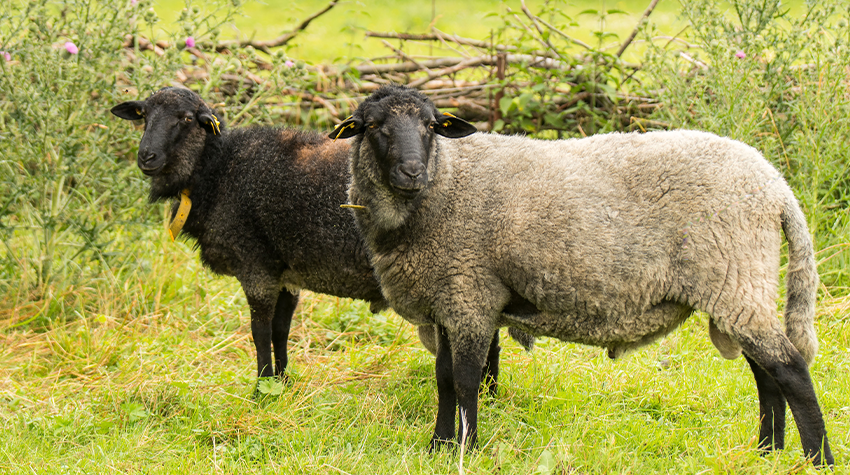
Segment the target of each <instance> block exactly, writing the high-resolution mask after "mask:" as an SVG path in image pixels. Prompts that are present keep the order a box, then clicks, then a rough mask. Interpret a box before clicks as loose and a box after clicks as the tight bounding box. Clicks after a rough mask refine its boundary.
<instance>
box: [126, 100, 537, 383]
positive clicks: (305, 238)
mask: <svg viewBox="0 0 850 475" xmlns="http://www.w3.org/2000/svg"><path fill="white" fill-rule="evenodd" d="M112 113H113V114H115V115H116V116H118V117H120V118H123V119H127V120H142V119H144V121H145V133H144V136H143V137H142V140H141V142H140V144H139V153H138V160H137V162H138V166H139V168H140V169H141V170H142V172H143V173H144V174H145V175H147V176H149V177H150V179H151V189H150V201H151V202H155V201H161V200H174V206H173V209H172V219H173V222H172V225H171V229H170V231H171V232H172V233H173V234H172V237H176V236H177V235H178V234H179V233H180V232H181V225H182V231H183V232H184V233H185V234H188V235H189V236H190V237H192V238H194V239H196V240H197V245H198V247H199V248H200V250H201V260H202V261H203V263H204V264H205V265H206V266H207V267H209V268H210V269H211V270H212V271H213V272H216V273H218V274H224V275H231V276H235V277H236V278H237V279H238V280H239V283H240V284H241V285H242V289H243V290H244V292H245V296H246V297H247V299H248V304H249V305H250V307H251V333H252V335H253V337H254V345H255V347H256V351H257V375H258V376H260V377H268V376H273V375H277V376H280V377H283V376H284V370H285V369H286V366H287V361H288V356H287V340H288V339H289V329H290V324H291V321H292V315H293V312H294V311H295V307H296V305H297V303H298V295H299V289H301V288H304V289H309V290H312V291H315V292H321V293H325V294H330V295H336V296H339V297H350V298H356V299H362V300H366V301H368V302H370V303H371V305H370V309H371V310H372V311H373V312H377V311H380V310H381V309H383V308H385V307H386V302H385V300H384V299H383V297H382V296H381V292H380V290H379V289H378V284H377V281H376V280H375V277H374V274H373V272H372V268H371V267H370V265H369V261H368V258H367V254H366V250H365V245H364V243H363V240H362V238H361V237H360V235H359V233H358V232H357V229H356V227H355V224H354V220H353V218H352V216H351V213H350V212H348V211H347V210H345V209H341V208H340V205H341V204H343V203H345V202H346V200H347V195H346V192H347V187H348V181H349V173H348V151H349V144H348V143H346V142H333V141H331V140H329V139H327V138H325V137H323V136H322V135H320V134H317V133H313V132H305V131H299V130H293V129H287V128H272V127H248V128H236V129H232V130H226V129H225V128H224V125H223V124H221V122H220V121H219V119H218V118H217V117H216V116H215V114H214V113H213V111H212V110H211V109H210V108H209V107H208V106H207V105H206V104H205V103H204V101H203V100H202V99H201V97H200V96H198V94H196V93H194V92H192V91H190V90H187V89H181V88H173V87H167V88H163V89H160V90H159V91H157V92H156V93H154V94H153V95H151V96H150V97H149V98H147V99H146V100H144V101H129V102H124V103H122V104H119V105H117V106H115V107H114V108H112ZM184 193H185V194H186V195H187V196H185V197H183V196H182V195H183V194H184ZM181 203H182V205H181ZM184 207H188V209H185V210H184ZM183 223H185V224H183ZM420 334H421V335H422V336H423V337H422V340H423V343H424V344H425V346H426V348H428V349H429V350H430V351H431V352H432V353H434V352H435V349H436V343H435V341H434V337H433V335H434V330H433V328H432V327H430V326H429V327H428V328H422V329H420ZM513 335H514V336H515V338H517V339H518V340H519V341H520V342H521V343H522V344H524V345H525V346H526V347H530V345H531V343H532V342H533V339H532V338H530V337H528V336H527V335H524V334H522V333H520V332H514V333H513ZM272 345H273V346H274V357H275V366H274V369H273V368H272V356H271V351H272ZM492 346H493V347H494V348H495V350H494V351H493V357H494V358H495V359H494V360H492V361H490V362H489V363H488V368H489V372H488V375H489V377H490V379H491V384H492V385H493V387H494V388H495V384H496V377H497V374H498V335H496V336H495V338H494V341H493V342H492Z"/></svg>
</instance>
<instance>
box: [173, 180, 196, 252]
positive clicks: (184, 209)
mask: <svg viewBox="0 0 850 475" xmlns="http://www.w3.org/2000/svg"><path fill="white" fill-rule="evenodd" d="M191 209H192V200H190V199H189V189H188V188H186V189H185V190H183V191H181V192H180V206H179V207H178V208H177V215H175V216H174V221H172V222H171V224H169V225H168V235H169V236H171V240H172V241H174V239H175V238H177V235H178V234H180V230H182V229H183V225H184V224H186V220H187V219H188V218H189V211H190V210H191Z"/></svg>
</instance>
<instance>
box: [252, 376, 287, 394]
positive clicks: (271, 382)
mask: <svg viewBox="0 0 850 475" xmlns="http://www.w3.org/2000/svg"><path fill="white" fill-rule="evenodd" d="M257 391H260V392H261V393H262V394H266V395H269V396H280V395H281V394H282V393H283V382H281V381H279V380H278V379H277V378H263V379H261V380H260V381H259V382H258V383H257Z"/></svg>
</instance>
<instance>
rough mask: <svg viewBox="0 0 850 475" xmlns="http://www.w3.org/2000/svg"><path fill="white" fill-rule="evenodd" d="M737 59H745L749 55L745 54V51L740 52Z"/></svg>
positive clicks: (736, 55)
mask: <svg viewBox="0 0 850 475" xmlns="http://www.w3.org/2000/svg"><path fill="white" fill-rule="evenodd" d="M735 57H736V58H738V59H744V58H746V57H747V53H744V52H743V51H741V50H738V52H737V53H735Z"/></svg>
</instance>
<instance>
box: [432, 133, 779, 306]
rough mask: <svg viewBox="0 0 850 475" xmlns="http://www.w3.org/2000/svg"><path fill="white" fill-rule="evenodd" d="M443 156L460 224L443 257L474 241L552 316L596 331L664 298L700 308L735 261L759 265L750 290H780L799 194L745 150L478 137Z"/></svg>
mask: <svg viewBox="0 0 850 475" xmlns="http://www.w3.org/2000/svg"><path fill="white" fill-rule="evenodd" d="M441 148H442V151H443V153H444V155H445V156H444V160H445V161H447V162H450V163H449V164H447V165H446V166H445V167H444V168H445V169H446V170H450V171H451V172H450V174H451V177H441V179H440V180H438V182H440V183H443V185H441V186H445V187H448V188H451V189H450V190H447V195H448V200H449V204H448V205H447V209H450V210H452V213H453V216H454V217H453V218H452V220H451V221H452V222H453V223H454V225H451V224H447V225H441V226H440V227H441V228H442V229H441V230H440V231H439V232H440V233H447V232H449V230H450V229H453V231H452V233H453V234H451V236H452V238H451V239H443V246H448V247H451V246H452V243H451V242H447V241H459V242H463V243H466V244H465V245H468V243H476V242H477V244H476V246H477V247H478V248H479V249H481V250H482V252H483V253H484V254H485V255H484V256H483V260H484V261H486V262H487V263H488V265H489V266H490V267H491V268H492V271H493V272H494V273H495V275H496V276H497V277H498V279H499V280H501V281H502V282H503V283H504V284H505V285H507V286H508V287H510V288H512V289H513V290H515V291H517V292H518V293H519V294H521V295H522V296H523V297H525V298H527V299H528V300H530V301H531V302H533V303H534V304H535V305H536V306H537V307H538V308H539V309H540V310H542V311H545V312H552V313H557V314H571V315H579V316H581V315H584V316H585V317H587V318H588V319H590V320H596V319H599V318H602V317H604V318H608V317H610V316H611V315H622V316H632V317H633V316H637V315H640V314H641V313H643V312H645V311H646V310H647V309H648V308H649V307H650V306H652V305H656V304H658V303H659V302H661V301H664V300H674V301H679V302H680V303H683V304H687V305H690V306H699V305H700V304H701V303H702V302H701V299H702V300H706V299H708V300H710V299H712V296H711V295H710V293H711V287H712V286H716V287H722V286H723V285H726V284H725V283H724V282H723V279H726V278H727V277H728V274H729V262H740V263H743V265H748V266H751V267H752V268H748V269H746V272H745V274H744V273H742V274H740V275H737V274H736V275H737V277H739V278H741V279H743V278H755V277H758V278H762V280H763V281H765V282H766V284H767V285H766V286H765V288H768V287H770V285H772V284H775V282H776V270H777V269H778V236H779V226H780V223H779V215H780V210H781V208H782V205H783V203H784V201H785V200H786V199H788V196H789V193H790V190H789V189H788V188H787V185H785V183H784V181H783V180H782V179H781V178H779V174H778V172H777V171H776V170H775V169H774V168H773V167H772V166H771V165H770V164H769V163H768V162H767V161H766V160H765V159H764V158H763V157H762V156H761V155H760V154H759V153H758V152H757V151H755V150H754V149H753V148H751V147H748V146H746V145H744V144H741V143H740V142H735V141H732V140H729V139H724V138H720V137H717V136H714V135H711V134H706V133H700V132H690V131H676V132H657V133H649V134H609V135H601V136H595V137H591V138H588V139H580V140H562V141H534V140H527V139H524V138H520V137H504V136H496V135H486V134H481V135H473V136H471V137H468V138H465V139H459V140H456V141H454V142H452V141H448V140H442V141H441ZM456 256H457V252H455V254H454V258H455V259H456ZM451 265H452V266H455V267H457V266H458V264H457V262H453V263H452V264H451ZM718 281H720V282H718ZM729 285H731V286H732V287H730V289H731V291H733V292H737V290H736V289H735V288H734V286H735V285H737V283H736V282H730V283H729ZM742 285H743V284H742ZM703 287H705V289H702V288H703ZM773 288H774V289H775V285H773ZM762 290H763V289H756V290H755V292H762ZM706 292H708V294H706ZM765 292H767V291H765ZM768 297H769V296H768ZM501 298H502V299H504V298H505V297H504V296H502V297H501ZM713 298H714V299H715V300H718V299H719V298H718V297H713ZM714 303H716V302H714Z"/></svg>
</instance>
